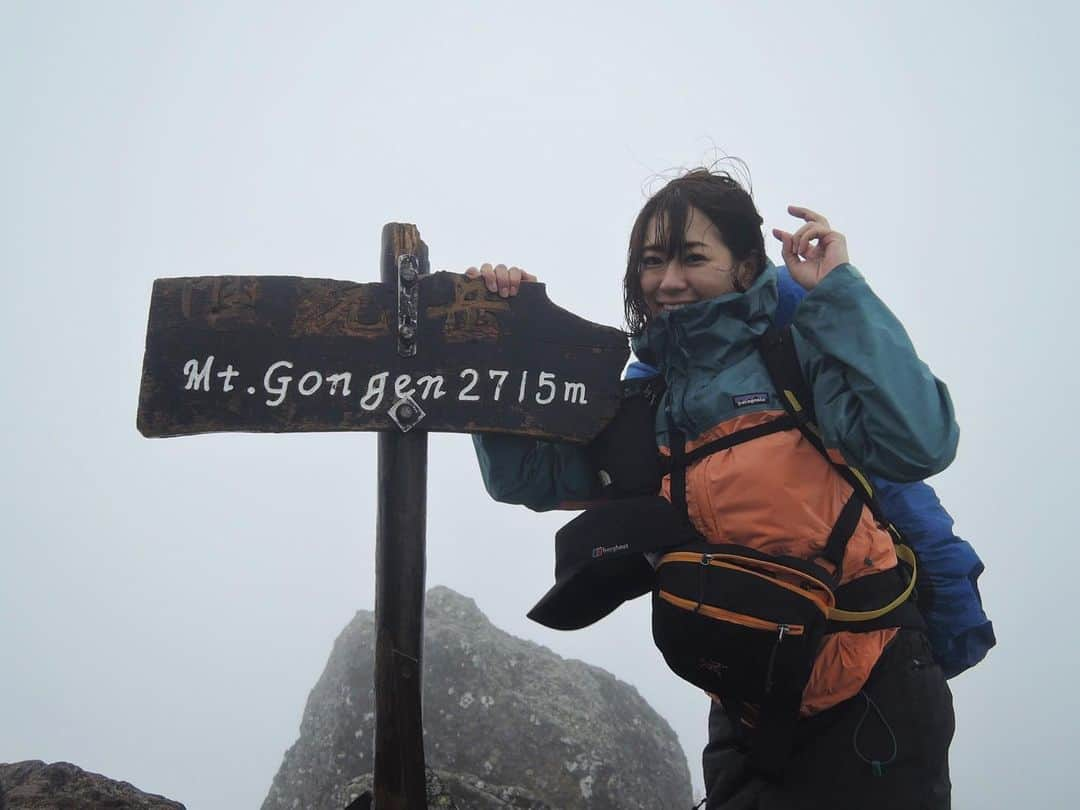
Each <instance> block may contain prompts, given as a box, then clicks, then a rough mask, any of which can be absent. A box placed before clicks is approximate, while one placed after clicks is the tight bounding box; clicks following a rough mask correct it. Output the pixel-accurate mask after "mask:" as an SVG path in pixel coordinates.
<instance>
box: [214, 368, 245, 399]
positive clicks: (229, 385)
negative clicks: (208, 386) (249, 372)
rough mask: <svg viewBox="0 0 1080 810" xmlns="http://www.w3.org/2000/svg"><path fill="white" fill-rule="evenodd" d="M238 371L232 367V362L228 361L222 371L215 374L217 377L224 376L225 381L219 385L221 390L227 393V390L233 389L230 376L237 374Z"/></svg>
mask: <svg viewBox="0 0 1080 810" xmlns="http://www.w3.org/2000/svg"><path fill="white" fill-rule="evenodd" d="M239 373H240V372H239V371H237V370H236V369H234V368H233V367H232V363H229V365H227V366H225V370H224V371H219V372H218V373H217V375H218V376H219V377H224V378H225V382H224V384H223V385H222V386H221V390H222V391H225V392H226V393H228V392H229V391H232V390H233V384H232V378H233V377H235V376H237V375H238V374H239Z"/></svg>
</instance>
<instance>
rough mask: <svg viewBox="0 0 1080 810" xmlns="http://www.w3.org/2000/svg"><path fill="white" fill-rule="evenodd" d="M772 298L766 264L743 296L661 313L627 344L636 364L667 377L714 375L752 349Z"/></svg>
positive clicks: (768, 318)
mask: <svg viewBox="0 0 1080 810" xmlns="http://www.w3.org/2000/svg"><path fill="white" fill-rule="evenodd" d="M777 300H778V292H777V275H776V267H775V266H772V265H771V264H770V265H769V266H768V267H766V268H765V269H764V270H763V271H762V272H761V275H759V276H758V277H757V279H756V280H755V281H754V283H753V285H752V286H751V287H750V289H749V290H747V291H746V292H742V293H740V292H733V293H729V294H727V295H722V296H720V297H718V298H710V299H708V300H706V301H698V302H697V303H694V304H689V305H688V306H685V307H682V308H681V309H677V310H674V311H673V312H665V313H663V314H661V315H658V316H656V317H654V318H651V319H650V320H649V325H648V326H647V327H646V329H645V331H644V332H642V333H641V334H640V335H638V336H637V337H635V338H634V339H633V340H632V341H631V345H632V347H633V349H634V354H636V355H637V356H638V357H639V358H640V359H641V360H642V361H644V362H646V363H648V364H649V365H652V366H655V367H656V368H658V369H659V370H660V372H661V373H662V374H663V375H664V376H665V377H666V378H668V382H669V384H670V383H671V381H672V380H671V378H672V376H676V377H681V376H683V375H685V374H686V373H687V372H688V371H689V370H690V369H691V368H694V369H705V370H708V369H711V370H713V371H719V370H720V369H722V368H725V367H726V366H728V365H730V364H732V363H734V362H737V361H738V360H740V359H742V358H743V357H744V356H745V355H746V354H747V353H748V352H751V351H754V350H755V343H756V341H757V339H758V338H760V337H761V336H762V335H763V334H765V330H767V329H768V328H769V324H770V323H771V322H772V318H773V314H774V313H775V311H776V305H777Z"/></svg>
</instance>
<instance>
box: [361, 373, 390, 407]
mask: <svg viewBox="0 0 1080 810" xmlns="http://www.w3.org/2000/svg"><path fill="white" fill-rule="evenodd" d="M389 376H390V372H389V371H380V372H379V373H378V374H375V375H374V376H372V378H371V379H370V380H368V384H367V392H366V393H365V394H364V398H363V399H361V400H360V407H361V408H363V409H364V410H365V411H373V410H375V409H376V408H378V407H379V404H380V403H381V402H382V398H383V394H384V393H386V380H387V378H388V377H389Z"/></svg>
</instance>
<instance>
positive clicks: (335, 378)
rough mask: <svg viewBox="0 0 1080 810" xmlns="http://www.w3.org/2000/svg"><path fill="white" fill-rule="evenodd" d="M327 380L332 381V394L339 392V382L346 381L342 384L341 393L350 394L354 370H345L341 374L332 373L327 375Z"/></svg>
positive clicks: (345, 395) (344, 395) (343, 394)
mask: <svg viewBox="0 0 1080 810" xmlns="http://www.w3.org/2000/svg"><path fill="white" fill-rule="evenodd" d="M326 381H327V382H328V383H330V396H333V395H334V394H336V393H337V387H338V383H344V384H343V385H342V386H341V395H342V396H343V397H347V396H349V395H350V394H351V393H352V391H350V390H349V383H351V382H352V372H350V371H343V372H341V373H340V374H330V375H328V376H327V378H326Z"/></svg>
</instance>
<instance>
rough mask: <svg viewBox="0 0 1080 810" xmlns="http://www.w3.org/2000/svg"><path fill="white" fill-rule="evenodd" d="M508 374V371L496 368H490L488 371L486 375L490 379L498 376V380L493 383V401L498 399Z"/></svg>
mask: <svg viewBox="0 0 1080 810" xmlns="http://www.w3.org/2000/svg"><path fill="white" fill-rule="evenodd" d="M509 374H510V372H509V371H500V370H499V369H497V368H493V369H491V371H489V372H488V376H489V377H490V378H491V379H493V380H494V379H496V378H498V380H499V381H498V382H497V383H495V401H496V402H498V401H499V392H500V391H502V386H503V383H504V382H506V378H507V376H509Z"/></svg>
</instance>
